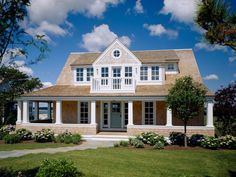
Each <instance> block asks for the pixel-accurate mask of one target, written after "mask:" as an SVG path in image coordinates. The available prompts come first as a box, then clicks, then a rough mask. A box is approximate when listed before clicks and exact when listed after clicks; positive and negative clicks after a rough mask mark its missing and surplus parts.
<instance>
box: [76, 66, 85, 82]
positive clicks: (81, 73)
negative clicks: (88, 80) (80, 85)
mask: <svg viewBox="0 0 236 177" xmlns="http://www.w3.org/2000/svg"><path fill="white" fill-rule="evenodd" d="M76 81H78V82H83V81H84V69H83V68H77V69H76Z"/></svg>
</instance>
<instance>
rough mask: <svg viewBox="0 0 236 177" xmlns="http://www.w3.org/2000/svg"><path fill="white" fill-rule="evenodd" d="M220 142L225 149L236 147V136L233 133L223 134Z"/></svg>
mask: <svg viewBox="0 0 236 177" xmlns="http://www.w3.org/2000/svg"><path fill="white" fill-rule="evenodd" d="M219 142H220V147H221V148H223V149H236V137H233V136H231V135H226V136H222V137H220V138H219Z"/></svg>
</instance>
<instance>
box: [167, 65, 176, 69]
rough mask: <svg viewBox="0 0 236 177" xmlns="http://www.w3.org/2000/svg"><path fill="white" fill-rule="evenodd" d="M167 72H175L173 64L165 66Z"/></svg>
mask: <svg viewBox="0 0 236 177" xmlns="http://www.w3.org/2000/svg"><path fill="white" fill-rule="evenodd" d="M167 70H168V71H173V70H175V67H174V64H168V65H167Z"/></svg>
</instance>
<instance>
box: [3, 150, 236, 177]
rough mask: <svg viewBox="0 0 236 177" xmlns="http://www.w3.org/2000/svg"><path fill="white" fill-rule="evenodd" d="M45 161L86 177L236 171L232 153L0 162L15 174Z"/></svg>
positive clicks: (100, 154) (92, 153)
mask: <svg viewBox="0 0 236 177" xmlns="http://www.w3.org/2000/svg"><path fill="white" fill-rule="evenodd" d="M45 158H53V159H58V158H64V159H69V160H72V161H73V162H74V163H75V165H76V166H77V167H78V169H79V170H80V171H82V173H83V174H85V176H87V177H152V176H153V177H159V176H161V177H162V176H165V177H172V176H173V177H179V176H183V175H185V176H188V177H189V176H191V177H200V176H202V177H205V176H211V177H222V176H224V177H227V176H229V171H236V151H233V150H225V151H224V150H219V151H213V150H145V149H129V148H107V149H106V148H104V149H97V150H84V151H72V152H66V153H58V154H50V155H48V154H36V155H33V154H31V155H27V156H23V157H18V158H8V159H3V160H0V167H12V168H13V169H15V170H22V169H29V168H33V167H37V166H39V164H40V162H41V161H42V160H43V159H45Z"/></svg>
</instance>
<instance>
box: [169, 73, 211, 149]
mask: <svg viewBox="0 0 236 177" xmlns="http://www.w3.org/2000/svg"><path fill="white" fill-rule="evenodd" d="M205 94H206V89H205V88H204V87H203V85H202V84H199V83H196V82H194V81H193V79H192V78H191V77H190V76H185V77H182V78H180V79H177V80H176V82H175V85H174V86H173V87H172V88H171V89H170V90H169V94H168V95H167V106H168V107H169V108H170V109H172V110H173V112H175V113H176V117H177V118H179V119H181V120H183V122H184V134H185V141H184V142H185V146H187V136H186V132H187V130H186V128H187V123H188V121H189V119H193V118H194V117H196V116H197V115H198V114H199V112H201V111H203V108H204V101H205Z"/></svg>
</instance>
